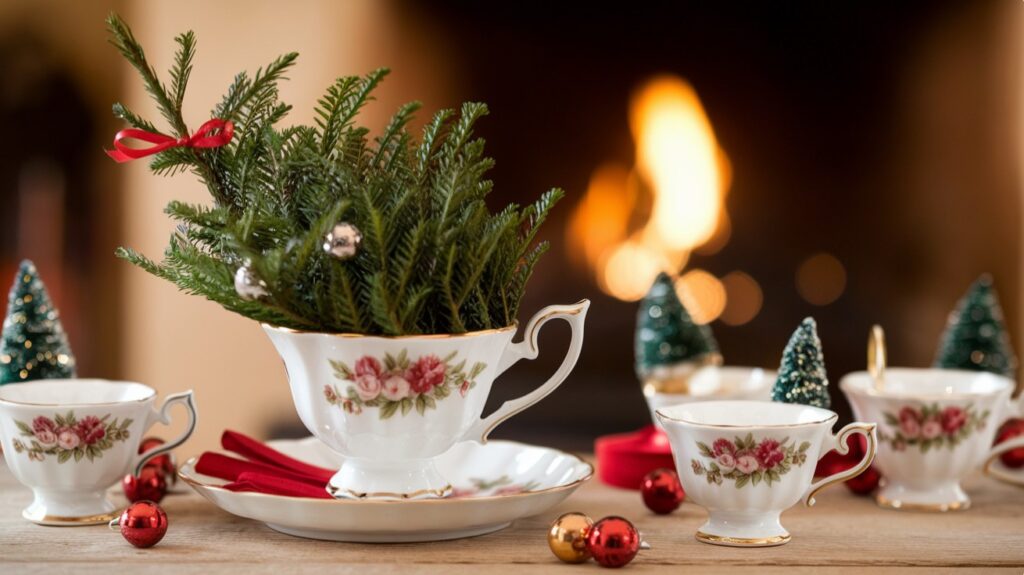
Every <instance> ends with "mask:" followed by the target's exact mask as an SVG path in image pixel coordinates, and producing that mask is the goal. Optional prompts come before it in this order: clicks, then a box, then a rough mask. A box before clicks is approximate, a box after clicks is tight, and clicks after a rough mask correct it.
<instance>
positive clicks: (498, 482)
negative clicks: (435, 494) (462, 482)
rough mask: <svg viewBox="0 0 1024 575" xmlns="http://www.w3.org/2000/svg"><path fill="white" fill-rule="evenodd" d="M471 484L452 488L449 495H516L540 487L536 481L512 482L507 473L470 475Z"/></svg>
mask: <svg viewBox="0 0 1024 575" xmlns="http://www.w3.org/2000/svg"><path fill="white" fill-rule="evenodd" d="M469 482H470V484H471V485H468V486H465V487H456V488H454V489H452V494H451V497H493V496H495V495H518V494H520V493H528V492H530V491H534V490H536V489H537V488H538V487H540V483H539V482H537V481H527V482H526V483H514V482H513V481H512V478H511V477H509V476H508V475H502V476H501V477H498V478H496V479H478V478H475V477H471V478H470V479H469Z"/></svg>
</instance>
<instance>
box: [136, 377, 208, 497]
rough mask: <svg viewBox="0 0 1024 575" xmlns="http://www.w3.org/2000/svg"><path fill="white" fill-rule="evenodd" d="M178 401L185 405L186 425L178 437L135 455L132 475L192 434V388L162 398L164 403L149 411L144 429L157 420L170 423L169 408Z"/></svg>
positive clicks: (193, 400)
mask: <svg viewBox="0 0 1024 575" xmlns="http://www.w3.org/2000/svg"><path fill="white" fill-rule="evenodd" d="M176 403H180V404H182V405H184V406H185V410H186V411H187V412H188V425H186V426H185V431H183V432H181V434H180V435H178V437H175V438H174V439H172V440H171V441H168V442H166V443H163V444H161V445H158V446H156V447H154V448H152V449H149V450H147V451H145V452H143V453H140V454H139V455H138V456H136V459H135V464H134V465H133V466H132V475H135V476H136V477H138V476H139V474H140V473H142V468H143V467H145V466H146V462H147V461H149V460H150V459H153V458H154V457H159V456H161V455H163V454H165V453H167V452H169V451H171V450H172V449H174V448H175V447H178V446H179V445H181V444H182V443H185V441H186V440H188V438H189V437H190V436H191V435H192V432H193V431H195V430H196V402H195V399H194V398H193V396H192V390H191V389H190V390H188V391H183V392H181V393H175V394H174V395H168V396H167V399H165V400H164V404H163V405H162V406H160V410H159V411H157V410H155V409H154V410H153V411H152V412H151V413H150V416H149V421H148V422H147V424H146V430H149V428H150V427H152V425H153V424H154V423H156V422H157V421H159V422H160V423H163V424H164V425H170V424H171V414H170V410H171V407H173V406H174V404H176Z"/></svg>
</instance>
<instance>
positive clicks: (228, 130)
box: [104, 118, 235, 163]
mask: <svg viewBox="0 0 1024 575" xmlns="http://www.w3.org/2000/svg"><path fill="white" fill-rule="evenodd" d="M217 130H219V131H218V132H217V133H216V134H212V135H211V132H214V131H217ZM234 135H235V125H234V124H232V123H231V121H230V120H221V119H219V118H214V119H213V120H210V121H208V122H206V123H205V124H203V125H202V126H199V129H198V130H196V133H195V134H192V135H191V136H190V137H188V138H175V137H173V136H167V135H164V134H158V133H154V132H147V131H145V130H137V129H135V128H128V129H126V130H121V131H120V132H118V133H117V134H116V135H115V136H114V148H116V149H114V150H104V151H105V152H106V153H107V155H108V156H110V157H111V158H113V159H114V161H115V162H118V163H124V162H130V161H132V160H137V159H139V158H145V157H146V156H152V155H153V154H158V153H160V152H162V151H164V150H167V149H169V148H178V147H182V146H184V147H186V148H219V147H221V146H225V145H227V143H228V142H230V141H231V137H232V136H234ZM129 138H131V139H134V140H141V141H143V142H149V143H150V144H155V145H153V146H150V147H148V148H129V147H128V146H127V145H125V144H124V143H122V140H127V139H129Z"/></svg>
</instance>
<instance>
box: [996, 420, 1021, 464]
mask: <svg viewBox="0 0 1024 575" xmlns="http://www.w3.org/2000/svg"><path fill="white" fill-rule="evenodd" d="M1021 435H1024V419H1011V420H1009V421H1007V422H1006V423H1004V424H1003V426H1002V427H1000V428H999V432H998V433H997V434H996V444H997V445H998V444H1000V443H1002V442H1004V441H1009V440H1011V439H1013V438H1015V437H1019V436H1021ZM999 459H1000V460H1001V461H1002V462H1003V465H1005V466H1007V467H1009V468H1010V469H1018V468H1021V467H1024V447H1018V448H1017V449H1011V450H1009V451H1007V452H1006V453H1004V454H1002V455H1000V456H999Z"/></svg>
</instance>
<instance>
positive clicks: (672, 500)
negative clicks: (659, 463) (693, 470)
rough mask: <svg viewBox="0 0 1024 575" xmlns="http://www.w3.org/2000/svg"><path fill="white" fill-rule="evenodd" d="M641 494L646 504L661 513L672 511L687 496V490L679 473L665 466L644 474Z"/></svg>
mask: <svg viewBox="0 0 1024 575" xmlns="http://www.w3.org/2000/svg"><path fill="white" fill-rule="evenodd" d="M640 494H641V495H643V498H644V505H646V506H647V508H648V509H650V510H651V511H653V512H655V513H657V514H659V515H665V514H668V513H672V512H673V511H675V510H676V509H678V508H679V506H680V505H681V504H682V503H683V500H684V499H685V498H686V492H685V491H683V486H682V485H681V484H680V483H679V475H678V474H676V472H675V471H673V470H671V469H665V468H662V469H655V470H654V471H652V472H650V473H648V474H647V475H646V476H644V480H643V481H642V482H641V483H640Z"/></svg>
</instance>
